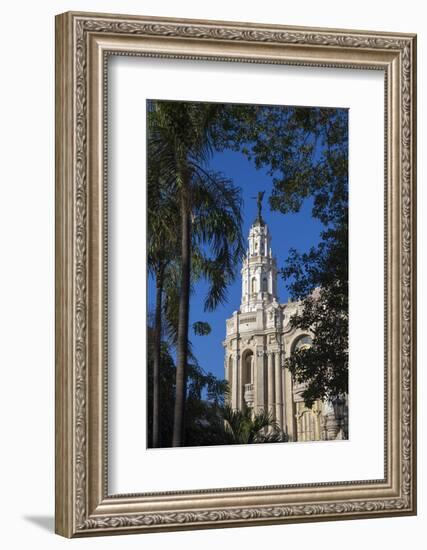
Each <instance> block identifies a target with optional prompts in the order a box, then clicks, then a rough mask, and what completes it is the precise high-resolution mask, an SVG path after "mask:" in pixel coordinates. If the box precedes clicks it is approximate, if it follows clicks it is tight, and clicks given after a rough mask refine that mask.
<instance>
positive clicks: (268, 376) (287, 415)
mask: <svg viewBox="0 0 427 550" xmlns="http://www.w3.org/2000/svg"><path fill="white" fill-rule="evenodd" d="M258 208H259V210H258V217H257V219H256V220H255V222H254V223H253V224H252V227H251V228H250V231H249V239H248V241H249V242H248V250H247V253H246V255H245V257H244V260H243V266H242V271H241V273H242V301H241V305H240V309H239V310H238V311H235V312H234V313H233V315H232V317H231V318H230V319H227V322H226V324H227V327H226V339H225V341H224V342H223V345H224V347H225V377H226V379H227V380H228V382H229V386H230V389H231V398H230V401H231V406H232V407H233V408H234V409H241V410H242V409H245V408H248V407H249V408H250V409H251V410H253V411H256V412H258V411H260V410H262V409H264V410H267V409H268V410H269V411H271V413H272V414H273V416H274V418H275V420H276V421H277V423H278V424H279V426H280V428H281V429H282V430H283V432H284V433H285V434H286V436H287V438H288V440H289V441H313V440H320V439H347V438H348V414H347V410H348V408H347V397H346V396H345V397H344V398H343V399H337V400H336V401H335V402H333V403H331V402H329V403H326V402H323V401H320V400H319V401H317V402H315V403H314V405H313V407H312V408H311V409H308V408H307V407H306V406H305V405H304V401H303V399H302V397H301V393H302V391H303V390H304V386H302V385H297V384H296V383H295V382H294V380H293V379H292V376H291V373H290V372H289V370H288V369H287V368H285V367H284V359H285V358H286V357H288V356H289V355H290V354H291V353H293V351H294V350H295V349H298V348H301V347H302V346H309V345H310V343H311V337H310V334H309V333H306V332H302V331H301V330H299V329H295V328H292V327H291V326H290V324H289V319H290V317H291V316H292V315H293V314H294V313H295V312H296V311H297V310H298V307H300V305H299V304H298V302H288V303H286V304H280V303H279V302H278V294H277V265H276V258H275V257H274V256H273V254H272V251H271V235H270V232H269V229H268V226H267V224H266V223H265V222H264V220H263V219H262V216H261V205H260V200H259V204H258Z"/></svg>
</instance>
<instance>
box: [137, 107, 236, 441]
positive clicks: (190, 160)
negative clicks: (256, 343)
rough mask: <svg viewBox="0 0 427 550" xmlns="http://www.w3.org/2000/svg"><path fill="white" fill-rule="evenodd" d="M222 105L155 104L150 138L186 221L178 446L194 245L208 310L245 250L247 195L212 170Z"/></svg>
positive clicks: (181, 429)
mask: <svg viewBox="0 0 427 550" xmlns="http://www.w3.org/2000/svg"><path fill="white" fill-rule="evenodd" d="M220 109H221V107H220V106H219V105H216V104H198V103H183V102H156V103H152V104H151V105H150V106H149V117H148V141H149V148H150V149H151V150H152V151H153V153H154V155H155V158H156V163H157V164H158V165H159V166H160V167H161V170H162V175H163V178H164V180H165V181H167V182H168V185H169V189H170V190H171V192H174V193H175V194H176V199H177V204H178V207H179V218H180V225H179V227H178V228H176V230H177V232H178V233H179V235H180V240H181V243H180V254H179V256H180V267H181V279H180V285H179V290H180V296H179V312H178V331H177V332H178V334H177V369H176V397H175V411H174V429H173V441H172V445H173V446H175V447H178V446H181V445H182V444H183V435H184V412H185V400H186V370H187V361H188V332H189V307H190V284H191V262H192V245H196V244H198V245H199V246H198V254H197V257H195V258H193V261H195V262H196V263H197V269H199V270H200V271H201V273H203V276H204V277H206V279H207V280H209V282H210V290H209V293H208V297H207V299H206V302H205V307H206V309H213V308H215V307H216V306H217V305H218V303H220V302H221V301H222V300H224V298H225V294H226V288H227V285H228V284H229V282H230V281H231V280H233V278H234V276H235V273H234V270H235V266H236V265H237V262H238V260H239V258H240V256H241V255H242V253H243V239H242V233H241V222H242V220H241V197H240V192H239V190H237V189H236V188H235V187H234V186H233V185H232V182H231V181H230V180H228V179H226V178H224V177H223V176H222V175H221V174H219V173H214V172H212V171H210V170H209V169H208V166H207V165H208V160H209V158H210V156H211V154H212V134H211V129H212V125H213V123H214V121H215V120H216V117H217V116H218V115H219V112H220Z"/></svg>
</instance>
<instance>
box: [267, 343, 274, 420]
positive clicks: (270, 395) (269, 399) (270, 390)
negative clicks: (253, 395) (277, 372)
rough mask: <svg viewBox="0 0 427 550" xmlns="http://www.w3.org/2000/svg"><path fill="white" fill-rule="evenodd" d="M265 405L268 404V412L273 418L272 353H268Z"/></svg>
mask: <svg viewBox="0 0 427 550" xmlns="http://www.w3.org/2000/svg"><path fill="white" fill-rule="evenodd" d="M267 379H268V380H267V388H268V395H267V403H268V412H270V413H271V414H272V415H273V417H275V411H274V355H273V353H271V352H269V353H268V368H267Z"/></svg>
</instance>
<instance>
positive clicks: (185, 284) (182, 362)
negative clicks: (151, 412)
mask: <svg viewBox="0 0 427 550" xmlns="http://www.w3.org/2000/svg"><path fill="white" fill-rule="evenodd" d="M180 201H181V205H180V210H181V212H180V213H181V288H180V296H179V314H178V336H177V367H176V389H175V392H176V395H175V411H174V424H173V436H172V446H173V447H181V446H182V445H183V444H184V413H185V400H186V393H187V357H188V322H189V313H190V270H191V219H190V214H191V213H190V204H189V197H188V186H185V185H183V188H182V190H181V197H180Z"/></svg>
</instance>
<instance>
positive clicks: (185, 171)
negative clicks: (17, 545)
mask: <svg viewBox="0 0 427 550" xmlns="http://www.w3.org/2000/svg"><path fill="white" fill-rule="evenodd" d="M415 86H416V37H415V36H414V35H410V34H401V33H383V32H381V33H379V32H367V31H354V30H332V29H310V28H302V27H284V26H276V25H257V24H252V23H250V24H249V23H235V22H233V23H231V22H218V21H194V20H177V19H164V18H152V17H143V16H142V17H137V16H124V15H108V14H90V13H71V12H69V13H65V14H62V15H58V16H57V18H56V236H57V238H56V532H57V533H58V534H60V535H63V536H66V537H79V536H91V535H106V534H125V533H135V532H141V533H142V532H153V531H166V530H180V529H205V528H219V527H236V526H250V525H262V524H273V523H287V522H302V521H322V520H338V519H353V518H374V517H383V516H399V515H412V514H415V513H416V463H415V458H416V422H415V411H416V406H415V405H416V403H415V395H416V394H415V382H416V379H415V375H416V373H415V359H416V357H415V350H416V340H415V338H416V333H415V321H416V311H415V304H416V300H415V291H416V273H415V267H416V261H415V251H416V233H415V205H416V197H415V170H416V166H415V150H416V147H415V112H416V104H415V100H416V94H415Z"/></svg>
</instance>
